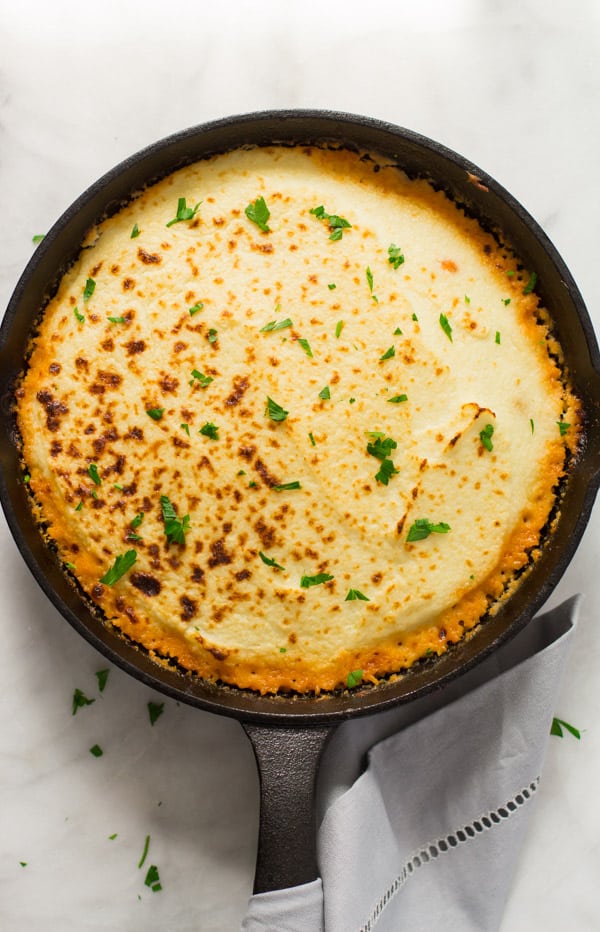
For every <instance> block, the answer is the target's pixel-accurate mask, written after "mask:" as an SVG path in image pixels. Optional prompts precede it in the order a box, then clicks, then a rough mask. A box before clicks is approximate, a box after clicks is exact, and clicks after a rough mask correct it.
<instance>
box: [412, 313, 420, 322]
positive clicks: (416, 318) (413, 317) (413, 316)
mask: <svg viewBox="0 0 600 932" xmlns="http://www.w3.org/2000/svg"><path fill="white" fill-rule="evenodd" d="M412 319H413V320H417V321H418V319H419V318H418V317H417V315H416V314H415V313H413V315H412Z"/></svg>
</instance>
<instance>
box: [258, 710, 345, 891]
mask: <svg viewBox="0 0 600 932" xmlns="http://www.w3.org/2000/svg"><path fill="white" fill-rule="evenodd" d="M335 727H336V726H335V725H315V726H301V727H293V728H285V727H278V726H270V725H254V724H249V723H243V728H244V731H245V732H246V734H247V735H248V737H249V739H250V741H251V743H252V747H253V749H254V754H255V757H256V761H257V763H258V772H259V777H260V828H259V834H258V852H257V855H256V873H255V875H254V893H266V892H267V891H269V890H283V889H285V888H286V887H295V886H298V885H299V884H302V883H309V881H311V880H316V878H317V877H318V868H317V852H316V834H317V825H316V811H315V791H316V779H317V770H318V767H319V761H320V759H321V754H322V753H323V750H324V749H325V745H326V744H327V741H328V740H329V738H330V737H331V735H332V734H333V732H334V730H335Z"/></svg>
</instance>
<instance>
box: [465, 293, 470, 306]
mask: <svg viewBox="0 0 600 932" xmlns="http://www.w3.org/2000/svg"><path fill="white" fill-rule="evenodd" d="M470 303H471V299H470V297H469V295H468V294H466V295H465V304H470Z"/></svg>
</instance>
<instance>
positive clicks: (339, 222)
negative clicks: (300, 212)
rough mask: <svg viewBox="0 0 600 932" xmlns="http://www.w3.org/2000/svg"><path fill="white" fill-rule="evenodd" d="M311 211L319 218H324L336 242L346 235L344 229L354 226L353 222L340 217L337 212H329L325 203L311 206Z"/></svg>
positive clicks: (330, 235)
mask: <svg viewBox="0 0 600 932" xmlns="http://www.w3.org/2000/svg"><path fill="white" fill-rule="evenodd" d="M310 213H311V214H313V216H315V217H316V218H317V220H324V221H325V222H326V223H327V225H328V227H329V239H330V240H333V242H336V241H337V240H340V239H341V238H342V236H343V235H344V230H348V229H350V228H351V227H352V224H351V223H349V222H348V221H347V220H345V219H344V217H339V216H338V215H337V214H328V213H327V212H326V211H325V208H324V207H323V205H320V206H319V207H311V209H310Z"/></svg>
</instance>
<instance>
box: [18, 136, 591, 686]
mask: <svg viewBox="0 0 600 932" xmlns="http://www.w3.org/2000/svg"><path fill="white" fill-rule="evenodd" d="M373 168H374V163H373V161H371V160H361V159H360V158H359V157H358V156H356V155H353V154H350V153H345V152H325V151H320V150H304V149H302V150H301V149H278V148H272V149H267V150H263V149H260V150H257V149H255V150H250V151H239V152H234V153H229V154H227V155H223V156H219V157H217V158H215V159H212V160H208V161H205V162H201V163H198V164H196V165H193V166H190V167H188V168H186V169H184V170H182V171H180V172H178V173H176V174H174V175H171V176H170V177H168V178H167V179H165V180H164V181H163V182H161V183H159V184H158V185H156V186H154V187H152V188H149V189H148V190H147V191H146V192H144V193H143V194H142V195H141V196H140V197H138V198H137V199H136V200H134V201H133V202H132V203H131V204H129V205H128V206H127V207H126V208H124V209H123V210H122V211H121V212H120V213H119V214H118V215H116V216H115V217H113V218H111V219H110V220H108V221H106V222H105V223H103V224H101V225H100V226H99V227H98V228H97V229H95V230H93V231H91V232H90V235H89V236H88V238H87V240H86V244H85V248H84V249H83V250H82V252H81V255H80V258H79V260H78V262H77V263H76V265H75V266H74V268H73V269H72V270H71V271H70V272H69V273H68V274H67V275H66V276H65V278H64V280H63V282H62V284H61V286H60V289H59V292H58V294H57V295H56V297H55V298H54V299H53V300H52V301H51V302H50V304H49V306H48V308H47V310H46V312H45V314H44V317H43V321H42V323H41V326H40V330H39V334H38V335H37V336H36V338H35V340H34V343H33V351H32V355H31V360H30V365H29V368H28V370H27V372H26V373H25V375H24V378H23V380H22V383H21V385H20V387H19V389H18V391H17V397H18V420H19V426H20V430H21V435H22V439H23V454H24V460H25V462H26V464H27V468H28V470H29V472H30V475H31V479H30V488H31V491H32V495H33V496H34V499H35V502H36V507H37V508H38V509H39V514H40V517H41V519H42V520H43V521H44V522H45V523H46V524H47V525H48V534H49V536H50V537H51V539H52V540H54V541H55V542H56V544H57V546H58V549H59V553H60V555H61V558H62V560H63V562H64V563H65V565H66V566H67V569H68V570H69V571H70V572H71V573H72V574H73V575H74V577H76V579H77V580H78V582H79V583H80V585H81V586H82V587H83V589H84V590H85V592H86V593H87V594H88V596H89V597H90V599H92V600H93V601H94V602H95V603H96V604H97V605H98V606H100V607H101V609H102V610H103V612H104V614H105V616H106V618H107V619H108V620H109V621H110V622H112V623H113V624H114V625H116V626H117V627H118V628H119V629H120V630H122V631H123V632H125V633H126V634H128V635H130V636H131V637H132V638H133V639H134V640H136V641H138V642H139V643H141V644H143V645H144V646H145V647H146V648H147V649H149V650H150V651H152V652H156V653H157V655H159V656H162V657H165V656H170V657H174V658H177V659H178V661H179V662H180V663H181V664H182V665H183V666H185V667H186V668H187V669H189V670H192V671H196V672H198V673H200V674H201V675H203V676H205V677H208V678H210V679H222V680H225V681H226V682H229V683H235V684H237V685H239V686H242V687H251V688H253V689H257V690H260V691H261V692H274V691H277V690H279V689H295V690H299V691H317V692H318V691H319V690H322V689H331V688H335V687H337V686H339V685H344V684H346V683H347V682H348V675H349V674H351V673H353V672H355V671H360V673H358V672H357V673H356V676H354V677H353V678H351V680H350V684H351V685H352V684H353V683H356V682H359V681H361V680H373V679H375V678H376V677H378V676H381V675H383V674H386V673H390V672H394V671H397V670H400V669H402V668H404V667H407V666H410V665H411V664H412V663H413V662H414V661H415V660H416V659H417V658H419V657H422V656H424V655H426V654H429V653H431V652H434V653H441V652H443V651H444V650H445V649H446V647H447V645H448V643H451V642H455V641H458V640H460V638H461V637H463V636H464V634H465V631H467V630H469V629H472V628H473V627H474V626H475V625H476V624H477V623H478V621H479V620H480V618H481V616H482V615H483V614H484V613H485V612H486V610H487V609H488V607H489V606H490V604H493V603H494V601H495V600H497V599H498V598H501V597H502V595H503V593H505V592H506V591H507V590H510V588H511V585H512V583H513V582H514V578H515V571H517V570H519V569H520V568H521V567H523V566H525V565H526V564H527V563H528V561H529V559H530V554H531V552H532V549H533V550H535V548H536V547H537V545H538V544H539V541H540V532H541V529H542V528H543V527H544V525H545V524H546V523H547V521H548V517H549V515H550V513H551V511H552V508H553V505H554V501H555V486H556V483H557V482H558V480H559V478H560V477H561V475H562V473H563V470H564V464H565V455H566V450H567V446H569V447H570V448H572V449H573V448H574V447H575V446H576V442H577V434H578V426H577V423H578V422H577V406H576V403H575V402H574V400H573V398H572V396H571V395H570V393H569V392H568V390H567V389H566V388H565V385H564V379H563V377H562V374H561V371H560V368H559V365H558V364H557V362H556V360H557V359H559V358H560V350H559V347H557V346H556V343H555V341H554V340H553V338H552V337H551V335H550V333H549V330H548V326H547V322H546V315H545V313H544V312H543V311H542V310H541V309H540V308H539V307H538V299H537V297H536V295H535V292H534V290H533V289H532V285H533V279H532V278H531V277H530V272H529V270H523V269H522V268H521V267H520V266H519V265H518V263H517V262H516V260H515V259H514V257H513V256H511V255H510V253H508V252H507V251H505V250H501V249H500V248H499V247H498V246H497V244H496V243H495V241H494V240H493V239H492V237H491V236H489V235H487V234H485V233H483V232H482V231H481V230H480V229H479V228H478V227H477V226H476V224H475V223H474V222H472V221H470V220H467V219H466V218H465V217H464V216H463V215H462V214H461V213H460V212H459V211H458V210H457V209H456V208H455V207H454V206H453V205H452V204H451V203H450V202H448V200H447V199H446V198H445V197H444V196H443V195H442V194H441V193H435V192H434V191H433V190H432V189H431V188H430V187H429V186H428V185H427V184H425V183H424V182H411V181H408V180H407V179H406V178H405V177H404V176H403V175H402V173H401V172H398V171H397V170H396V169H393V168H382V169H381V170H380V171H377V172H375V171H374V170H373ZM184 198H185V201H182V200H181V199H184ZM258 198H264V201H265V205H266V206H267V207H268V210H269V211H270V215H269V216H268V217H266V215H264V216H261V214H260V207H261V202H260V201H258V202H257V199H258ZM248 205H251V206H252V207H253V209H254V213H253V211H252V210H251V211H250V214H251V216H250V217H249V216H248V215H247V212H246V208H247V207H248ZM316 208H321V209H320V210H316V211H315V209H316ZM256 210H258V211H259V213H258V216H257V215H256ZM252 216H254V217H255V219H259V220H262V226H263V227H265V226H266V227H267V229H261V227H260V225H259V224H257V223H256V222H254V221H253V220H252ZM340 217H341V218H343V219H344V220H345V221H346V222H347V224H348V225H343V224H341V223H340V221H339V218H340ZM177 218H179V219H177ZM176 219H177V222H173V221H175V220H176ZM90 281H91V282H93V283H94V284H93V286H92V285H89V284H88V287H87V291H86V283H87V282H90ZM92 287H93V292H92V293H91V294H90V291H91V289H92ZM268 399H271V401H272V402H274V403H275V404H274V405H272V404H271V405H270V404H269V401H268ZM149 411H150V412H151V413H153V414H154V417H153V416H151V414H148V413H147V412H149ZM560 422H562V424H563V426H562V427H559V423H560ZM565 423H566V424H568V425H570V426H568V427H564V424H565ZM207 425H208V426H207ZM290 484H291V486H292V487H291V488H279V487H280V486H288V485H290ZM186 516H189V517H186ZM415 522H416V526H417V527H418V528H419V530H420V534H417V535H416V536H417V538H420V539H413V538H414V537H415V530H414V528H415ZM423 522H425V523H423ZM419 525H420V527H419ZM411 529H412V530H411ZM128 552H131V553H130V559H131V560H133V559H134V558H135V562H134V563H133V564H132V565H131V566H129V568H127V569H126V571H125V572H124V573H123V575H122V576H121V577H120V578H119V579H118V580H116V581H113V580H112V579H111V577H110V574H109V576H108V577H107V576H106V574H107V572H108V571H110V569H111V567H112V566H113V565H114V564H115V560H117V558H118V559H119V562H121V561H122V558H123V555H125V554H126V553H128ZM101 580H104V581H101Z"/></svg>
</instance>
